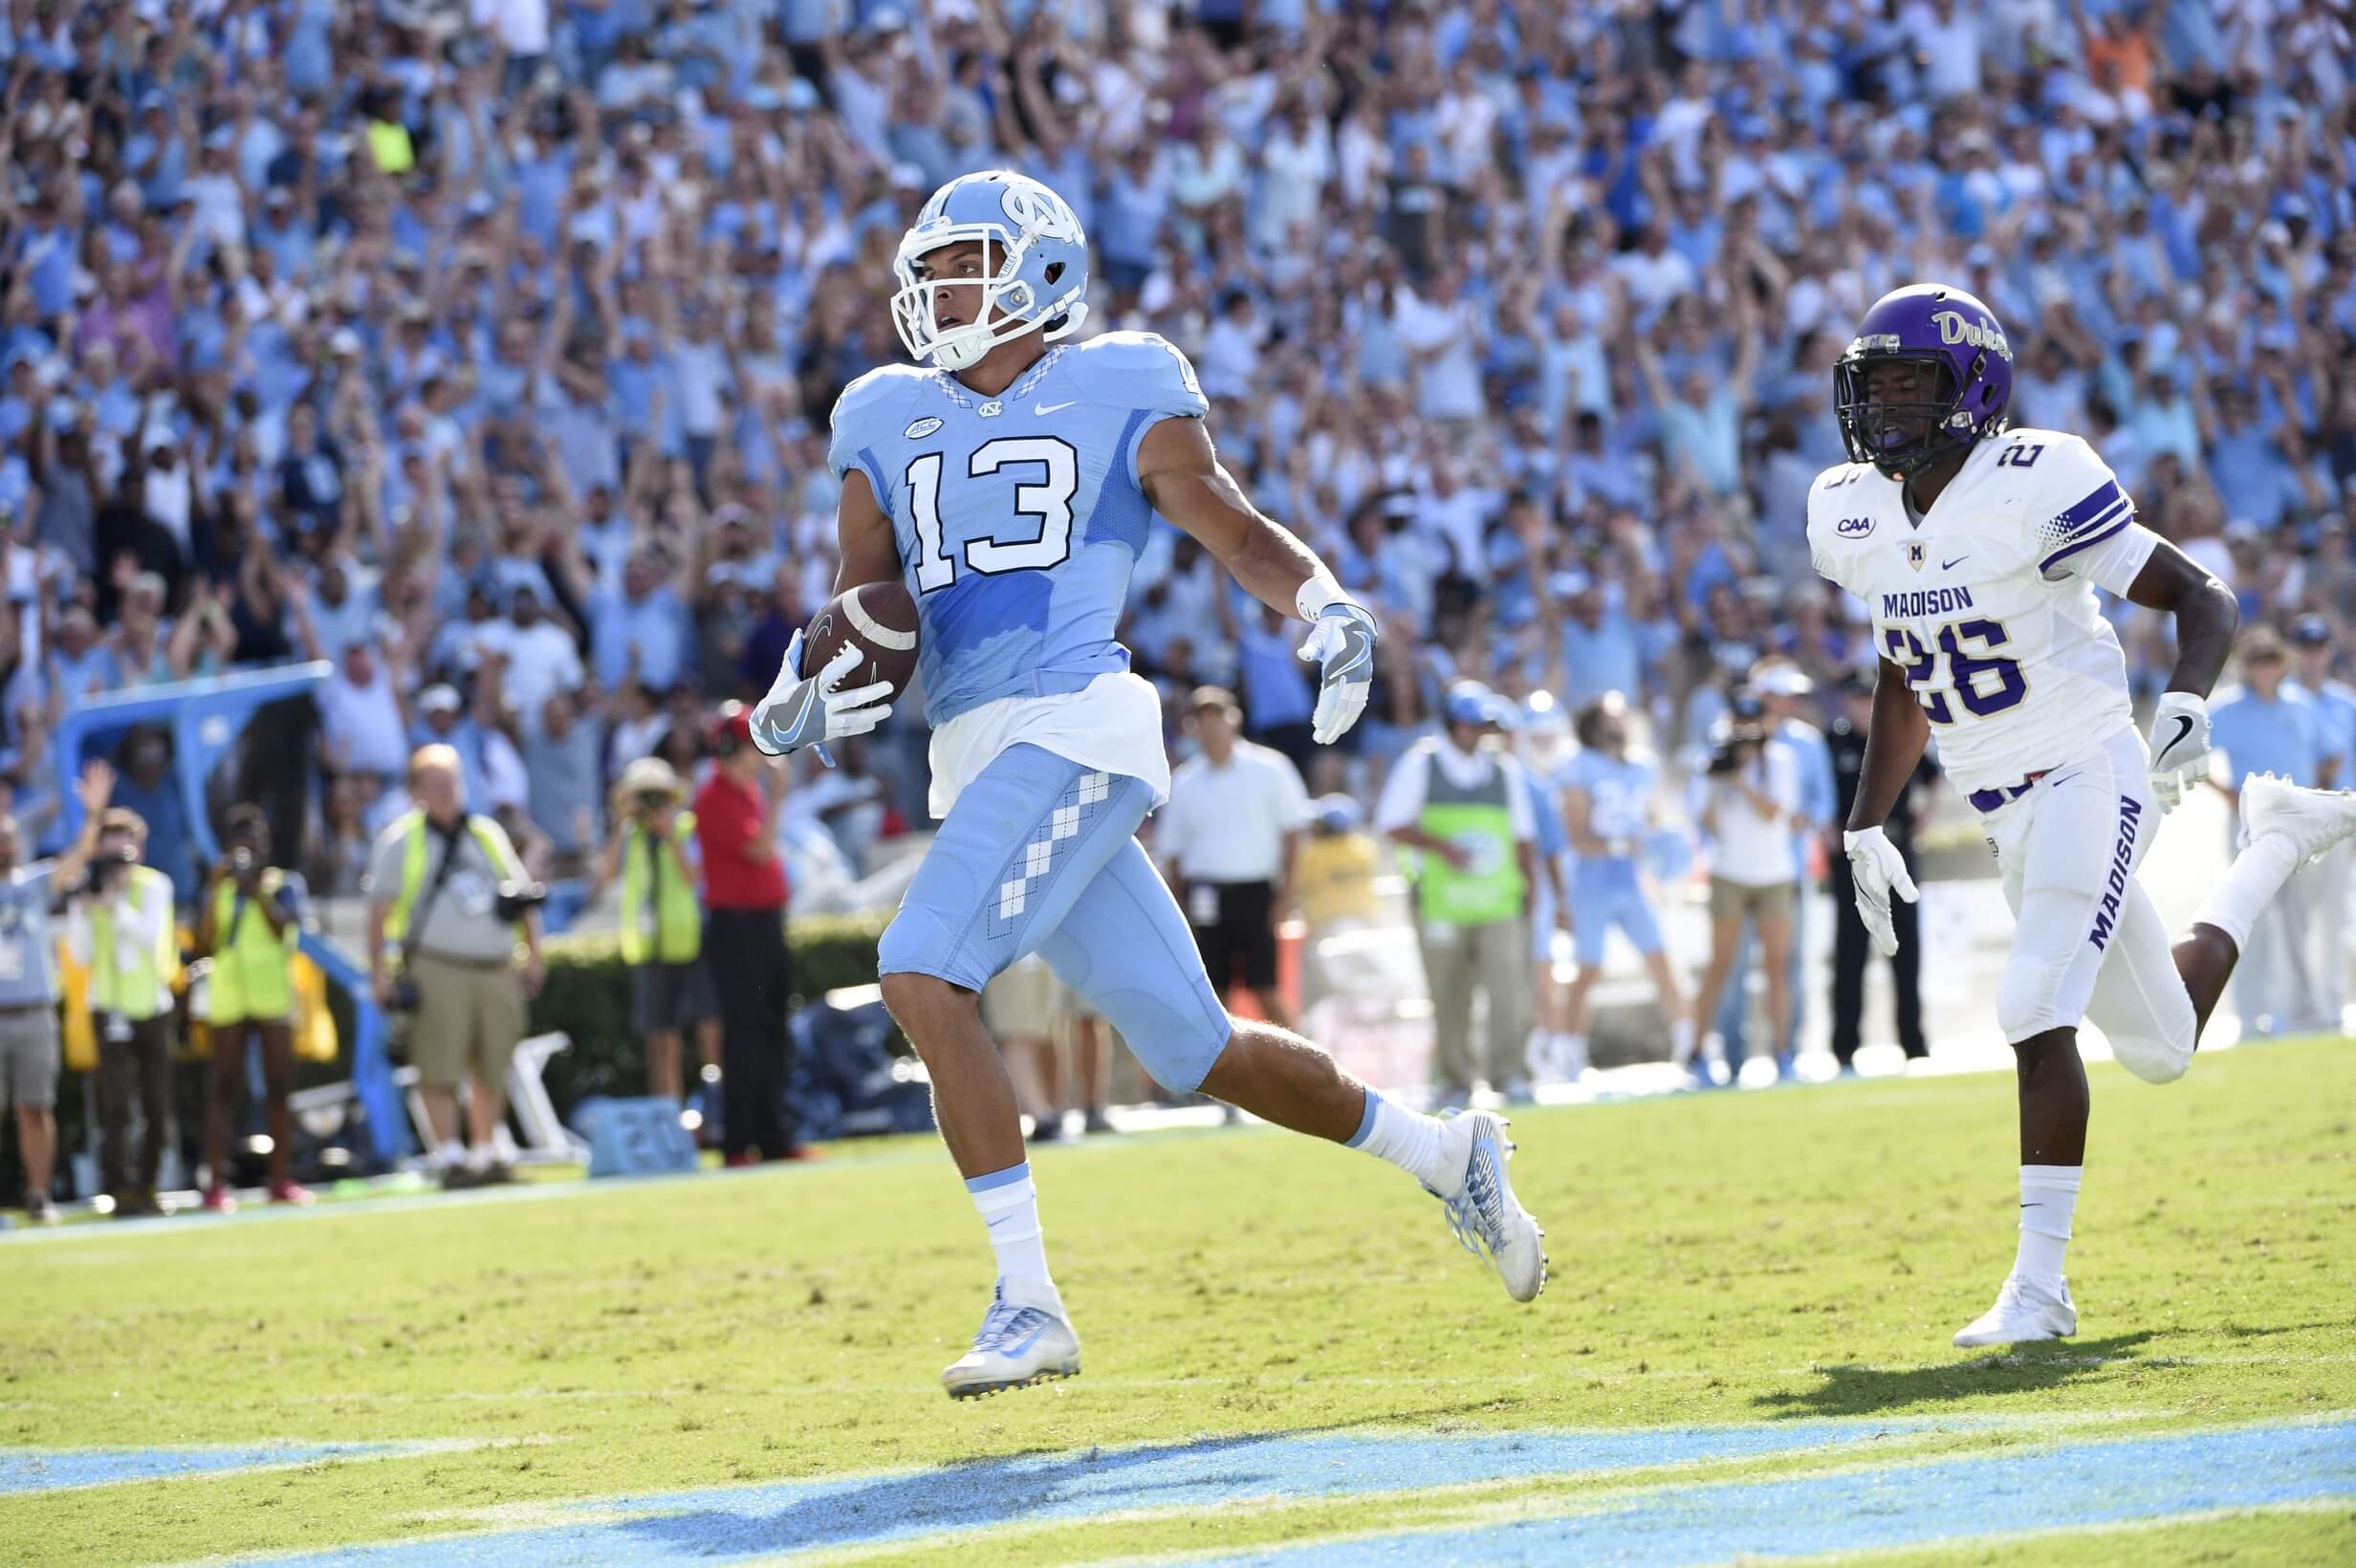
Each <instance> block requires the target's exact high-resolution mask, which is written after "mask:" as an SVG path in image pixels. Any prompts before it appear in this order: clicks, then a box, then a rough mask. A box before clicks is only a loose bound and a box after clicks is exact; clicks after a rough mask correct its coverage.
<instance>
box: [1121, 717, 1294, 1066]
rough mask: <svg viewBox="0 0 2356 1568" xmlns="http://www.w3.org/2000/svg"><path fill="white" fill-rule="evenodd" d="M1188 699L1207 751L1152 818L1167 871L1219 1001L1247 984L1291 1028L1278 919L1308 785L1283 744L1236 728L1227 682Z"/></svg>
mask: <svg viewBox="0 0 2356 1568" xmlns="http://www.w3.org/2000/svg"><path fill="white" fill-rule="evenodd" d="M1188 706H1189V711H1188V729H1189V731H1190V732H1191V733H1192V734H1193V736H1194V740H1195V744H1196V745H1197V746H1199V747H1201V748H1202V750H1201V751H1199V752H1197V753H1196V754H1195V755H1194V756H1192V757H1189V759H1187V760H1186V761H1185V762H1182V763H1180V764H1179V765H1178V767H1177V768H1176V769H1175V770H1173V771H1172V772H1171V773H1170V779H1169V804H1168V805H1167V806H1165V807H1163V808H1162V811H1161V814H1160V815H1159V816H1158V817H1156V818H1155V838H1156V839H1157V840H1158V847H1159V849H1160V851H1161V860H1162V874H1163V876H1164V877H1165V878H1166V879H1167V881H1168V882H1169V884H1170V887H1171V889H1172V890H1173V891H1175V892H1176V893H1177V895H1178V902H1179V903H1180V904H1183V905H1185V907H1186V912H1187V924H1188V925H1189V926H1192V927H1193V928H1194V945H1195V946H1196V947H1199V948H1200V949H1201V950H1202V954H1203V967H1204V968H1205V969H1208V970H1210V971H1211V986H1212V988H1213V989H1214V990H1216V991H1218V993H1219V996H1220V998H1221V1000H1222V1001H1225V1000H1226V999H1227V998H1228V996H1229V994H1230V992H1231V991H1233V988H1235V987H1237V986H1245V987H1249V988H1250V989H1251V991H1252V994H1253V995H1254V997H1255V998H1257V999H1258V1001H1259V1004H1260V1011H1261V1012H1262V1013H1266V1014H1267V1015H1268V1019H1269V1021H1270V1022H1272V1023H1276V1024H1279V1025H1281V1026H1283V1027H1285V1028H1288V1029H1289V1028H1291V1027H1292V1018H1291V1016H1290V1014H1289V1013H1288V1012H1287V1010H1286V1008H1285V1006H1284V1003H1283V1002H1282V1001H1281V1000H1280V999H1279V998H1278V997H1277V995H1276V925H1277V923H1278V922H1279V921H1281V920H1282V919H1283V918H1284V912H1285V910H1286V909H1287V908H1289V907H1290V906H1291V904H1292V902H1293V895H1292V885H1293V855H1294V852H1295V850H1296V849H1297V848H1298V846H1299V842H1300V830H1301V829H1302V828H1303V827H1305V826H1307V824H1308V821H1309V792H1308V791H1307V790H1306V789H1305V788H1303V787H1302V785H1301V782H1300V773H1298V771H1297V770H1296V769H1295V768H1294V767H1293V764H1292V762H1291V760H1290V759H1289V758H1287V757H1286V756H1285V755H1284V753H1283V752H1281V751H1271V750H1270V749H1269V748H1267V747H1265V746H1255V745H1254V744H1253V743H1252V742H1250V741H1248V740H1244V739H1242V738H1240V737H1239V735H1238V734H1237V731H1238V730H1240V729H1241V728H1242V725H1243V710H1242V709H1241V708H1239V707H1237V706H1236V703H1235V699H1234V697H1233V695H1232V694H1230V693H1229V692H1228V691H1227V690H1226V689H1225V688H1224V687H1221V686H1199V687H1197V688H1196V689H1195V692H1194V695H1193V697H1192V698H1191V700H1190V701H1189V705H1188Z"/></svg>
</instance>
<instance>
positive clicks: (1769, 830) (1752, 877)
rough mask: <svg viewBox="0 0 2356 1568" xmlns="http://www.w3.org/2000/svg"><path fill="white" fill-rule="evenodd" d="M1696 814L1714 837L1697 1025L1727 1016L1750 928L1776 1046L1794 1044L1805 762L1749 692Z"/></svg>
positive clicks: (1734, 1053)
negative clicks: (1706, 958)
mask: <svg viewBox="0 0 2356 1568" xmlns="http://www.w3.org/2000/svg"><path fill="white" fill-rule="evenodd" d="M1694 783H1695V786H1696V788H1697V789H1698V791H1699V793H1700V795H1701V797H1702V805H1701V810H1700V811H1699V812H1698V813H1697V814H1696V816H1697V818H1698V820H1699V821H1700V823H1701V826H1702V829H1703V831H1704V832H1705V833H1707V834H1709V835H1710V836H1711V838H1712V855H1711V862H1710V964H1709V967H1708V968H1707V969H1705V970H1704V971H1703V974H1702V982H1701V987H1700V989H1699V990H1698V991H1695V993H1694V999H1693V1016H1694V1017H1695V1018H1696V1019H1697V1020H1708V1019H1714V1018H1716V1017H1718V1016H1719V1013H1718V1004H1719V1002H1720V1001H1721V1000H1722V999H1723V998H1724V996H1725V993H1726V991H1727V987H1728V985H1729V983H1730V982H1731V981H1732V980H1733V979H1734V975H1735V973H1736V970H1735V967H1734V966H1735V961H1736V960H1737V958H1739V957H1740V955H1741V954H1740V948H1741V947H1742V943H1743V934H1744V931H1743V928H1744V926H1746V925H1748V926H1750V927H1751V928H1752V930H1753V931H1755V932H1756V935H1757V938H1758V947H1759V955H1760V961H1761V969H1762V971H1763V972H1764V974H1765V975H1766V979H1767V1017H1768V1022H1769V1024H1770V1025H1771V1027H1772V1032H1771V1033H1770V1034H1769V1036H1768V1037H1769V1038H1770V1039H1772V1040H1776V1041H1781V1040H1785V1039H1788V1038H1790V1036H1791V1020H1792V996H1791V948H1792V901H1793V898H1794V895H1795V894H1796V892H1797V890H1798V887H1799V882H1800V860H1799V854H1798V848H1797V846H1798V843H1799V840H1798V838H1796V836H1795V830H1796V828H1797V827H1798V826H1799V824H1800V822H1801V821H1802V820H1803V818H1802V817H1801V815H1800V764H1799V760H1798V758H1797V757H1795V756H1794V754H1793V753H1792V751H1791V749H1790V748H1788V747H1786V746H1783V745H1780V744H1778V742H1777V741H1776V740H1775V738H1774V736H1773V735H1772V734H1771V733H1770V731H1769V728H1768V722H1767V709H1766V705H1765V703H1764V702H1762V701H1761V700H1760V698H1759V696H1758V694H1757V693H1756V692H1754V691H1751V690H1748V689H1745V690H1744V691H1742V692H1740V693H1738V694H1737V695H1736V696H1735V698H1734V707H1733V708H1732V709H1731V710H1730V711H1729V712H1728V714H1727V722H1726V725H1725V728H1724V730H1723V731H1722V732H1721V733H1720V735H1719V737H1718V743H1717V750H1716V751H1715V753H1714V754H1713V755H1712V759H1711V762H1710V767H1709V771H1708V772H1707V773H1706V774H1705V775H1704V776H1702V777H1701V778H1698V779H1696V780H1695V781H1694ZM1712 1037H1713V1038H1714V1039H1715V1040H1716V1042H1717V1045H1718V1048H1719V1050H1720V1051H1721V1052H1723V1053H1724V1055H1725V1058H1726V1067H1727V1071H1728V1073H1729V1074H1730V1078H1729V1079H1728V1081H1729V1082H1730V1083H1731V1082H1732V1081H1733V1078H1732V1076H1731V1075H1734V1074H1738V1073H1739V1071H1740V1069H1741V1066H1742V1058H1741V1056H1740V1055H1739V1053H1740V1051H1741V1041H1740V1039H1739V1038H1738V1037H1734V1036H1729V1035H1727V1034H1725V1033H1724V1032H1723V1031H1713V1032H1712Z"/></svg>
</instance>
